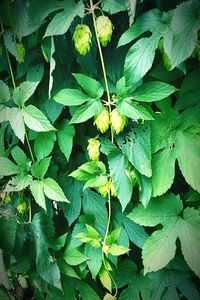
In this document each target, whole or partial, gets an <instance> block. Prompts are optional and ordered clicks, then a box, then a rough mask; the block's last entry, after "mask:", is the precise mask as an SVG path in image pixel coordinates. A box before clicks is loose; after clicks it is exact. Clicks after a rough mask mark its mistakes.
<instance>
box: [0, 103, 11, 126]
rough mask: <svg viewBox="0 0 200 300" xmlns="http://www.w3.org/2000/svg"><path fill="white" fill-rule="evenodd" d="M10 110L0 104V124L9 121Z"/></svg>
mask: <svg viewBox="0 0 200 300" xmlns="http://www.w3.org/2000/svg"><path fill="white" fill-rule="evenodd" d="M11 110H12V108H10V107H8V106H4V105H1V104H0V123H3V122H6V121H9V119H10V112H11Z"/></svg>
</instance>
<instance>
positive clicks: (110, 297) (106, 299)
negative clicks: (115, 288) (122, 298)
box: [103, 294, 116, 300]
mask: <svg viewBox="0 0 200 300" xmlns="http://www.w3.org/2000/svg"><path fill="white" fill-rule="evenodd" d="M103 300H116V298H115V297H114V296H113V295H111V294H106V295H105V296H104V298H103Z"/></svg>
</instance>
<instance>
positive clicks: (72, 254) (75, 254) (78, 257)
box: [64, 249, 88, 266]
mask: <svg viewBox="0 0 200 300" xmlns="http://www.w3.org/2000/svg"><path fill="white" fill-rule="evenodd" d="M87 259H88V257H87V256H85V255H84V254H82V253H81V252H79V251H78V250H77V249H66V250H65V252H64V260H65V261H66V263H68V264H69V265H70V266H77V265H79V264H81V263H83V262H84V261H86V260H87Z"/></svg>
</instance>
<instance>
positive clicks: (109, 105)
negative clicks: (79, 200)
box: [90, 0, 114, 143]
mask: <svg viewBox="0 0 200 300" xmlns="http://www.w3.org/2000/svg"><path fill="white" fill-rule="evenodd" d="M94 9H95V7H94V4H93V0H90V11H91V13H92V19H93V24H94V30H95V35H96V40H97V46H98V49H99V56H100V60H101V66H102V71H103V77H104V81H105V85H106V93H107V99H108V108H109V113H110V115H111V99H110V91H109V87H108V79H107V76H106V68H105V63H104V58H103V53H102V49H101V44H100V41H99V38H98V34H97V27H96V22H95V14H94ZM110 130H111V141H112V143H113V142H114V133H113V130H112V127H110Z"/></svg>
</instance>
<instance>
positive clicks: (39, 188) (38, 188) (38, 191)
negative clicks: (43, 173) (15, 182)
mask: <svg viewBox="0 0 200 300" xmlns="http://www.w3.org/2000/svg"><path fill="white" fill-rule="evenodd" d="M30 190H31V193H32V195H33V198H34V199H35V202H36V203H37V204H38V205H39V206H41V207H42V208H43V209H44V210H46V201H45V195H44V188H43V185H42V183H41V182H40V181H38V180H34V181H33V182H32V183H31V185H30Z"/></svg>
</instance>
